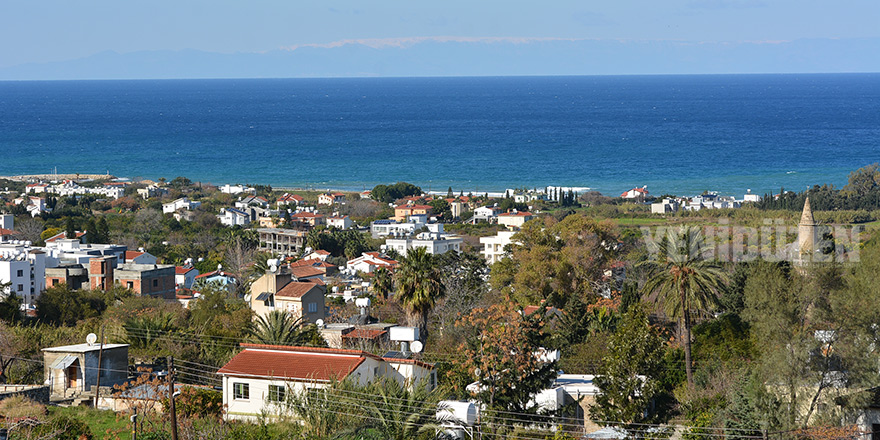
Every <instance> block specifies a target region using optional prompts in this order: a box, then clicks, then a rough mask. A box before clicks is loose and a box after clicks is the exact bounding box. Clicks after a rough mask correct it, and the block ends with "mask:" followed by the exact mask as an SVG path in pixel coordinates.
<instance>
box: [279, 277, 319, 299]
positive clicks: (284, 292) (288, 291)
mask: <svg viewBox="0 0 880 440" xmlns="http://www.w3.org/2000/svg"><path fill="white" fill-rule="evenodd" d="M315 288H318V284H317V283H303V282H299V281H291V282H289V283H287V284H286V285H285V286H284V287H282V288H281V290H279V291H277V292H275V296H283V297H285V298H302V297H303V295H305V294H307V293H309V292H311V291H312V289H315Z"/></svg>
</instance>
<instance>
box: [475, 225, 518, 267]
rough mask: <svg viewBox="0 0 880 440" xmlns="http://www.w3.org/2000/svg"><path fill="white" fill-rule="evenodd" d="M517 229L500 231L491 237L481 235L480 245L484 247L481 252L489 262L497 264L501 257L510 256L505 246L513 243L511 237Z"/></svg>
mask: <svg viewBox="0 0 880 440" xmlns="http://www.w3.org/2000/svg"><path fill="white" fill-rule="evenodd" d="M514 234H516V231H499V232H498V234H496V235H494V236H489V237H480V245H481V246H482V249H481V250H480V254H481V255H482V256H483V258H485V259H486V262H487V263H488V264H490V265H491V264H495V263H497V262H499V261H501V259H503V258H505V257H507V256H508V254H507V252H505V251H504V247H505V246H507V245H509V244H511V243H513V240H511V237H513V235H514Z"/></svg>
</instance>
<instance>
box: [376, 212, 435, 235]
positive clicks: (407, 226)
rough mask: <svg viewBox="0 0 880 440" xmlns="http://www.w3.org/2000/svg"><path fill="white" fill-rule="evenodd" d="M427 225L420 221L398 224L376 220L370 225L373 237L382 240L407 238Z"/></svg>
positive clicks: (386, 220) (389, 220) (388, 220)
mask: <svg viewBox="0 0 880 440" xmlns="http://www.w3.org/2000/svg"><path fill="white" fill-rule="evenodd" d="M410 218H412V217H410ZM426 225H427V223H425V222H420V221H409V222H405V223H397V222H396V221H394V220H392V219H385V220H376V221H374V222H372V223H370V235H372V236H373V238H382V237H389V236H391V237H401V236H403V237H405V236H409V235H413V234H414V233H415V232H416V231H418V230H419V229H422V228H424V227H425V226H426Z"/></svg>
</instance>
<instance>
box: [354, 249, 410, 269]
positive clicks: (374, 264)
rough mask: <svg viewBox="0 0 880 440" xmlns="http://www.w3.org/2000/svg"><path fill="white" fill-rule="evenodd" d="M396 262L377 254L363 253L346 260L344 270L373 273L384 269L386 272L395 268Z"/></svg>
mask: <svg viewBox="0 0 880 440" xmlns="http://www.w3.org/2000/svg"><path fill="white" fill-rule="evenodd" d="M397 265H398V263H397V261H395V260H392V259H390V258H388V257H383V256H382V255H381V254H380V253H378V252H364V253H362V254H361V256H360V257H357V258H355V259H353V260H348V263H346V264H345V268H346V269H348V270H349V271H351V272H363V273H373V272H375V271H376V269H378V268H380V267H384V268H386V269H388V270H394V269H395V268H397Z"/></svg>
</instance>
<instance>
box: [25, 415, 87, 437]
mask: <svg viewBox="0 0 880 440" xmlns="http://www.w3.org/2000/svg"><path fill="white" fill-rule="evenodd" d="M32 433H33V435H32V436H31V437H30V438H52V439H55V440H92V439H94V438H95V435H94V434H92V430H91V429H89V425H88V424H87V423H86V422H84V421H82V420H77V419H75V418H73V417H69V416H58V417H55V418H53V419H52V420H50V421H49V423H44V424H42V425H39V426H37V427H35V428H34V429H33V432H32ZM26 438H27V437H26Z"/></svg>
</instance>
